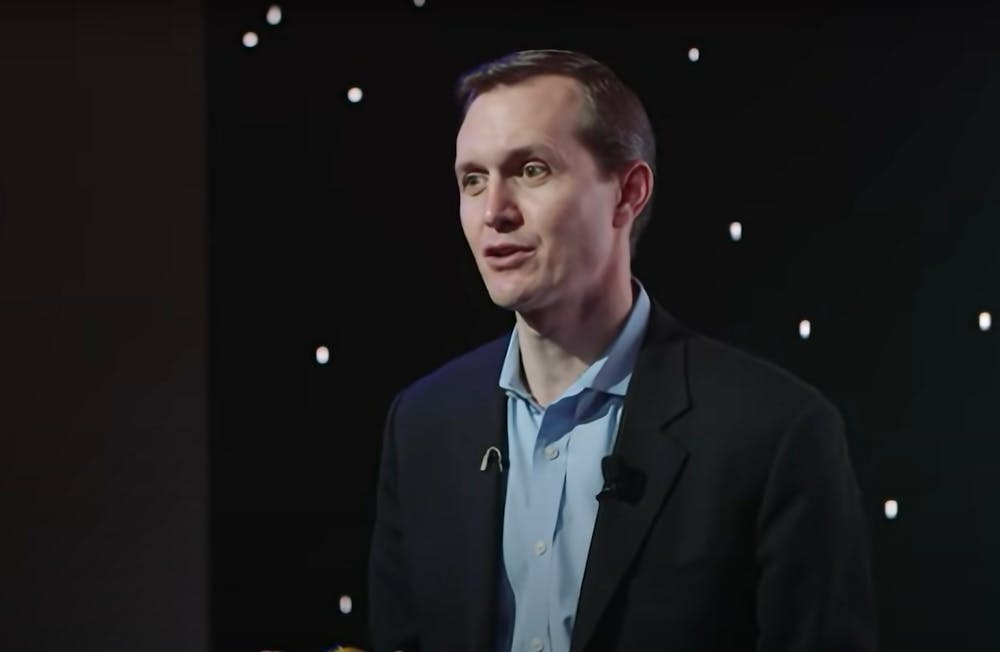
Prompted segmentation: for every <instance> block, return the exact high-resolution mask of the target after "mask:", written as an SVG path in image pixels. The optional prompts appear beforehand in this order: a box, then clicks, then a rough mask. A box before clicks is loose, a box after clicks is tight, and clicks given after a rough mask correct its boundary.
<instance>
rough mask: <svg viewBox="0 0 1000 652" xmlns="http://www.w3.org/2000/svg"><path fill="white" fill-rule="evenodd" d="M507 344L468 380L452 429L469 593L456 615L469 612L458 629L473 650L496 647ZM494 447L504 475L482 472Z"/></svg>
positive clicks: (490, 470) (494, 468) (495, 471)
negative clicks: (502, 373) (501, 379)
mask: <svg viewBox="0 0 1000 652" xmlns="http://www.w3.org/2000/svg"><path fill="white" fill-rule="evenodd" d="M506 346H507V338H503V344H502V347H500V346H498V347H497V350H498V351H499V356H498V357H497V356H493V355H489V356H487V357H486V358H485V360H484V364H483V368H481V369H477V370H476V376H475V377H473V378H469V379H468V382H469V385H468V386H467V387H466V388H465V389H466V391H467V393H466V394H464V395H463V396H462V401H463V405H461V406H460V407H459V409H460V410H461V412H460V413H459V418H458V419H457V422H456V424H455V432H454V433H452V434H453V436H454V437H455V439H454V441H455V450H456V451H457V455H456V460H455V464H456V465H457V470H456V474H457V484H456V490H457V491H459V492H460V494H458V495H456V500H455V507H456V508H457V509H459V510H460V511H461V512H462V513H461V514H460V516H461V521H460V522H461V523H463V524H464V531H463V532H462V533H461V535H460V536H459V537H458V538H457V539H456V541H455V545H456V550H455V551H454V552H455V553H456V556H459V557H464V559H465V563H464V565H463V566H462V567H461V568H460V569H458V571H459V572H463V573H464V576H465V577H464V582H463V583H464V586H465V587H466V589H465V594H464V595H463V596H457V597H458V599H459V600H460V601H461V602H460V603H458V604H457V607H458V610H457V611H456V615H457V614H459V613H462V612H465V614H466V618H465V622H464V623H463V622H461V619H460V618H456V622H455V627H456V630H464V631H465V637H464V638H465V640H464V647H463V649H468V650H490V649H492V648H493V640H492V635H493V632H494V622H495V619H496V609H497V602H496V596H497V579H498V569H499V559H500V556H499V555H500V533H501V527H502V522H503V505H504V498H505V490H506V471H507V457H508V455H507V411H506V406H507V396H506V394H504V392H503V390H501V389H500V387H499V386H498V384H497V381H498V379H499V376H500V366H501V364H502V361H503V354H504V352H505V351H506ZM492 350H493V349H491V351H492ZM494 357H495V359H494ZM469 390H472V391H469ZM491 446H495V447H497V448H498V449H499V450H500V453H501V459H502V460H503V473H501V472H500V469H499V467H498V465H497V464H496V463H495V462H494V463H492V464H491V465H490V467H489V468H488V469H487V470H486V471H481V470H480V463H481V461H482V458H483V454H484V453H485V452H486V450H487V449H488V448H490V447H491ZM457 547H461V548H462V549H464V550H463V551H459V550H458V549H457Z"/></svg>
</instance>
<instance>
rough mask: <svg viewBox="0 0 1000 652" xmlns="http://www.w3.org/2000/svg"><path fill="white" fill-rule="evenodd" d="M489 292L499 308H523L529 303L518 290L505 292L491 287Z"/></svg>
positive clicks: (513, 309)
mask: <svg viewBox="0 0 1000 652" xmlns="http://www.w3.org/2000/svg"><path fill="white" fill-rule="evenodd" d="M489 294H490V300H491V301H493V304H494V305H496V306H497V307H498V308H503V309H504V310H511V311H517V310H521V309H522V307H523V306H524V305H525V304H526V303H527V302H526V301H525V299H526V297H524V296H522V295H521V294H519V293H517V292H504V291H501V290H494V289H490V290H489Z"/></svg>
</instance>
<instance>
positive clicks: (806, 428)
mask: <svg viewBox="0 0 1000 652" xmlns="http://www.w3.org/2000/svg"><path fill="white" fill-rule="evenodd" d="M508 338H509V336H504V337H502V338H500V339H497V340H495V341H493V342H490V343H488V344H486V345H485V346H482V347H480V348H479V349H476V350H475V351H472V352H471V353H468V354H466V355H464V356H462V357H460V358H458V359H456V360H453V361H451V362H450V363H448V364H446V365H445V366H443V367H442V368H440V369H438V370H437V371H435V372H433V373H431V374H430V375H428V376H426V377H424V378H422V379H421V380H419V381H417V382H416V383H414V384H413V385H411V386H409V387H408V388H406V389H405V390H403V391H402V392H401V393H400V394H399V395H398V396H397V397H396V398H395V400H394V401H393V403H392V406H391V408H390V410H389V414H388V418H387V420H386V426H385V435H384V443H383V450H382V461H381V469H380V473H379V481H378V490H377V491H378V495H377V515H376V523H375V529H374V533H373V537H372V543H371V551H370V558H369V596H370V605H369V607H370V618H371V622H370V625H371V638H372V642H373V645H374V648H375V651H376V652H392V651H394V650H405V651H411V650H422V651H423V652H463V651H468V652H489V651H490V650H491V649H492V645H493V635H494V631H495V622H494V621H495V617H496V611H497V610H496V596H497V581H498V571H499V558H500V557H499V555H500V545H501V532H502V523H503V505H504V490H505V482H504V476H503V474H502V473H501V472H500V470H499V467H498V465H496V464H495V463H494V464H492V465H491V466H490V468H489V469H488V470H487V471H485V472H484V471H481V470H480V462H481V460H482V458H483V454H484V452H485V451H486V450H487V449H488V448H489V447H490V446H496V447H497V448H499V449H500V451H502V455H503V458H504V459H506V457H507V454H506V450H507V424H506V409H505V405H506V396H505V394H504V393H503V391H502V390H501V389H500V388H499V387H498V385H497V382H498V377H499V372H500V367H501V365H502V362H503V358H504V353H505V351H506V347H507V342H508V341H509V339H508ZM615 453H616V454H617V455H618V457H619V459H621V460H622V461H623V462H624V463H625V465H626V467H627V468H629V469H631V470H632V472H633V474H634V477H637V478H639V479H640V480H641V483H640V485H641V491H640V493H639V494H638V495H637V496H632V497H631V500H624V499H622V500H608V501H602V502H601V505H600V508H599V510H598V514H597V522H596V524H595V526H594V534H593V539H592V542H591V547H590V554H589V556H588V559H587V566H586V571H585V573H584V578H583V586H582V588H581V591H580V599H579V603H578V608H577V617H576V623H575V626H574V631H573V639H572V652H584V651H587V652H611V651H613V650H617V651H620V652H625V651H629V652H632V651H634V652H650V651H653V650H663V651H664V652H715V651H719V652H722V651H734V652H735V651H737V650H739V651H740V652H747V651H751V650H756V651H757V652H821V651H837V652H853V651H862V650H863V651H871V650H875V649H876V648H877V642H876V641H877V633H876V616H875V606H874V596H873V589H872V583H871V572H870V568H869V543H868V534H867V525H866V521H865V516H864V509H863V505H862V500H861V496H860V492H859V489H858V485H857V482H856V480H855V476H854V473H853V471H852V467H851V463H850V460H849V456H848V451H847V447H846V443H845V438H844V432H843V421H842V419H841V418H840V415H839V414H838V412H837V410H836V409H835V408H834V407H833V406H832V405H831V404H830V403H829V402H828V401H827V400H826V399H824V398H823V396H821V395H820V393H819V392H818V391H817V390H815V389H814V388H812V387H811V386H809V385H807V384H806V383H804V382H802V381H801V380H798V379H796V378H795V377H793V376H792V375H790V374H788V373H787V372H785V371H782V370H781V369H779V368H777V367H775V366H773V365H771V364H769V363H767V362H764V361H762V360H759V359H757V358H755V357H753V356H751V355H749V354H746V353H743V352H740V351H738V350H736V349H734V348H731V347H729V346H727V345H724V344H721V343H719V342H717V341H714V340H712V339H709V338H707V337H704V336H701V335H699V334H697V333H694V332H692V331H690V330H688V329H687V328H685V327H683V326H682V325H681V324H680V323H678V322H677V321H676V320H675V319H674V318H673V317H672V316H670V315H669V314H668V313H667V312H666V311H664V310H663V309H662V308H661V307H659V306H658V305H657V304H656V303H655V302H654V303H653V306H652V312H651V315H650V322H649V325H648V328H647V331H646V335H645V338H644V341H643V345H642V348H641V350H640V353H639V357H638V360H637V362H636V367H635V369H634V371H633V376H632V380H631V383H630V385H629V391H628V395H627V397H626V399H625V408H624V417H623V423H622V428H621V432H620V434H619V437H618V440H617V442H616V445H615Z"/></svg>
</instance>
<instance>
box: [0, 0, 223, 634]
mask: <svg viewBox="0 0 1000 652" xmlns="http://www.w3.org/2000/svg"><path fill="white" fill-rule="evenodd" d="M203 25H204V7H203V6H202V5H201V3H199V2H187V1H175V2H171V3H166V2H161V3H141V2H139V3H135V2H125V1H124V0H122V1H118V2H112V1H108V0H104V1H103V2H91V1H77V2H57V1H49V0H46V1H44V2H28V1H26V0H25V1H14V2H11V1H7V2H2V3H0V649H2V650H32V651H33V652H48V651H50V650H51V651H55V650H109V651H110V650H136V651H139V650H142V651H143V652H154V651H163V652H168V651H170V652H176V651H178V650H184V651H185V652H201V651H202V650H207V649H208V642H209V641H208V614H207V608H208V594H207V589H208V586H207V585H208V581H207V565H206V560H207V553H208V540H207V530H208V526H207V522H206V519H207V481H206V452H207V445H208V438H207V410H206V405H207V401H206V391H207V381H206V371H207V351H206V345H207V338H208V332H207V305H206V261H205V252H206V219H205V218H206V210H205V165H204V150H205V146H204V142H205V134H204V129H205V113H204V112H205V106H204V97H205V90H204V71H203V67H204V58H203V56H204V48H203V40H204V29H203Z"/></svg>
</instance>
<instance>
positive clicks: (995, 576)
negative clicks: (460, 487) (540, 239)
mask: <svg viewBox="0 0 1000 652" xmlns="http://www.w3.org/2000/svg"><path fill="white" fill-rule="evenodd" d="M268 4H269V3H266V2H260V3H257V2H208V3H207V4H200V3H195V2H188V3H173V4H169V5H168V4H167V3H165V2H164V3H162V5H157V4H151V3H150V4H143V3H132V4H131V5H129V4H126V3H124V2H118V3H114V2H105V3H96V2H77V3H72V4H71V3H65V4H56V3H49V4H46V3H35V4H34V5H29V4H28V3H23V5H17V7H18V11H15V12H13V13H10V12H8V13H5V14H3V19H0V30H2V31H0V54H2V57H0V66H2V68H0V72H2V73H3V76H2V77H0V81H2V82H3V85H2V87H0V92H2V96H0V97H2V99H3V101H2V102H0V165H2V167H0V309H2V315H0V316H2V321H0V356H2V357H0V378H2V381H3V387H2V391H0V401H3V403H2V407H3V411H2V417H0V447H2V448H0V465H2V468H0V471H2V473H0V487H2V493H0V509H2V512H0V516H2V521H3V523H4V529H3V530H2V532H3V533H2V534H0V559H3V560H4V568H3V570H2V577H3V581H0V596H3V604H0V607H2V609H0V613H2V614H3V615H2V616H0V624H2V627H3V629H2V630H0V634H2V635H3V637H0V647H2V648H4V649H6V648H8V647H12V646H11V645H9V644H4V641H10V642H11V643H18V644H20V645H21V647H22V648H26V649H40V650H41V649H45V650H48V649H56V648H57V647H64V646H66V645H68V644H70V643H72V644H73V645H74V647H77V648H82V649H91V648H97V647H100V648H101V649H136V650H139V649H141V650H150V649H155V650H159V649H164V650H166V649H173V650H176V649H184V650H200V649H212V650H217V651H225V652H228V651H230V650H233V651H237V650H239V651H242V650H263V649H280V650H287V651H288V652H294V651H299V650H301V651H303V652H306V651H312V650H316V651H319V650H323V649H327V648H329V647H331V646H333V645H335V644H337V643H355V644H362V645H364V644H365V643H367V641H366V640H365V632H364V622H365V619H366V617H367V613H366V611H365V599H366V591H365V579H364V578H365V571H364V566H365V561H366V550H367V544H368V536H369V532H370V528H371V523H372V517H373V514H372V506H373V488H374V482H375V471H376V463H377V455H378V450H379V438H380V435H381V427H382V419H383V417H384V414H385V410H386V408H387V407H388V404H389V402H390V400H391V398H392V396H393V394H394V393H395V392H396V391H398V390H399V389H400V388H401V387H403V386H404V385H405V384H406V383H408V382H411V381H412V380H414V379H416V378H417V377H419V376H420V375H422V374H424V373H426V372H427V371H429V370H431V369H432V368H433V367H435V366H436V365H438V364H440V363H442V362H444V361H445V360H447V359H448V358H450V357H451V356H453V355H455V354H457V353H460V352H462V351H464V350H466V349H468V348H470V347H472V346H474V345H476V344H477V343H479V342H481V341H483V340H485V339H487V338H490V337H493V336H495V335H497V334H500V333H502V332H504V331H505V330H507V329H509V328H510V327H511V325H512V322H511V319H510V316H509V315H508V314H505V313H503V312H501V311H499V310H497V309H495V308H494V307H493V306H492V305H491V304H490V302H489V300H488V298H487V296H486V294H485V291H484V289H483V288H482V284H481V281H480V280H479V278H478V273H477V272H476V270H475V266H474V264H473V261H472V257H471V255H470V254H469V253H468V252H467V250H466V248H465V243H464V240H463V238H462V235H461V230H460V228H459V224H458V203H457V193H456V187H455V181H454V176H453V172H452V163H453V156H454V134H455V130H456V128H457V126H458V118H459V116H458V109H457V106H456V104H455V102H454V101H453V98H452V95H451V93H452V88H453V85H454V82H455V80H456V78H457V76H458V75H459V74H461V73H462V72H463V71H465V70H467V69H469V68H470V67H472V66H474V65H476V64H478V63H480V62H482V61H483V60H485V59H489V58H493V57H496V56H499V55H501V54H504V53H506V52H509V51H512V50H515V49H520V48H529V47H557V48H572V49H579V50H583V51H585V52H588V53H590V54H592V55H593V56H595V57H597V58H598V59H601V60H603V61H605V62H606V63H608V64H609V65H611V66H612V67H613V68H614V69H615V70H617V71H618V72H619V74H620V75H621V76H622V77H623V78H624V79H625V81H626V82H627V83H629V84H631V85H632V86H633V87H634V88H635V89H636V90H637V91H638V92H639V94H640V96H641V97H642V98H643V99H644V101H645V103H646V105H647V108H648V110H649V113H650V116H651V119H652V121H653V125H654V128H655V129H656V131H657V134H658V138H659V147H658V156H659V161H658V162H659V175H658V179H657V186H656V191H657V194H656V198H655V209H654V218H653V222H652V224H651V226H650V228H649V230H648V231H647V233H646V235H645V237H644V240H643V242H642V244H641V245H640V250H639V256H638V259H637V260H636V262H635V271H636V274H637V276H638V277H639V278H640V279H642V281H643V282H644V284H645V285H646V287H647V288H648V289H649V291H650V293H651V294H652V295H653V296H654V297H655V298H656V299H658V300H659V301H660V302H661V303H662V304H664V305H665V306H666V307H667V308H668V309H669V310H670V311H671V312H673V313H674V314H675V315H676V316H677V317H678V318H680V319H681V320H682V321H684V322H686V323H687V324H688V325H690V326H692V327H694V328H697V329H699V330H701V331H703V332H705V333H707V334H709V335H712V336H715V337H718V338H720V339H723V340H726V341H728V342H731V343H734V344H736V345H738V346H741V347H743V348H745V349H747V350H749V351H751V352H754V353H757V354H759V355H761V356H764V357H766V358H768V359H771V360H773V361H775V362H777V363H779V364H781V365H783V366H785V367H787V368H789V369H790V370H792V371H793V372H795V373H797V374H798V375H800V376H802V377H804V378H805V379H806V380H808V381H809V382H812V383H813V384H815V385H817V386H818V387H819V388H820V389H822V390H823V391H824V392H825V393H827V394H828V395H829V396H830V397H831V398H832V399H833V400H834V402H835V403H836V404H837V405H838V406H839V407H840V408H841V410H842V411H843V413H844V415H845V418H846V420H847V424H848V437H849V444H850V446H851V452H852V458H853V460H854V463H855V468H856V471H857V474H858V477H859V481H860V483H861V485H862V488H863V490H864V492H865V496H866V501H867V502H866V507H867V509H868V514H869V518H870V526H871V534H872V540H873V553H874V560H873V561H874V572H875V580H876V590H877V594H878V602H879V608H880V617H881V625H882V641H883V649H884V650H886V651H889V652H894V651H899V652H903V651H906V652H911V651H923V650H928V651H929V650H939V649H947V650H977V651H978V650H987V649H997V648H1000V630H998V629H997V628H996V626H995V624H994V621H995V614H996V613H997V609H998V608H1000V558H998V557H997V555H996V552H995V551H996V550H998V549H1000V525H998V522H1000V521H998V516H1000V492H998V491H997V489H996V483H995V481H994V477H995V475H996V474H995V473H993V472H992V470H993V469H994V468H996V463H995V461H994V460H995V459H996V458H997V455H998V453H1000V440H998V438H997V435H998V434H1000V432H998V431H1000V427H998V422H997V419H996V416H995V414H994V410H995V407H996V405H997V403H998V399H1000V346H998V342H997V338H996V328H994V329H993V330H991V331H989V332H985V333H984V332H980V330H979V329H978V327H977V325H976V320H977V315H978V313H979V312H980V311H984V310H987V311H991V312H992V313H993V315H994V318H996V316H997V314H998V313H1000V308H998V299H997V297H998V296H1000V295H998V290H1000V288H998V281H1000V262H998V257H997V255H996V253H997V251H998V247H1000V245H998V243H1000V210H998V209H1000V165H998V163H997V155H996V152H997V151H998V150H1000V123H998V121H997V118H996V116H998V115H1000V47H998V46H997V43H1000V20H998V13H997V12H996V11H993V10H982V9H974V8H966V9H963V10H958V9H949V10H944V9H935V8H910V9H906V10H889V9H887V8H880V7H877V6H872V7H869V8H866V9H845V8H835V9H825V10H824V9H816V8H814V9H809V10H804V9H791V8H787V7H778V6H763V5H756V6H755V7H747V8H735V7H727V6H723V5H721V4H717V5H714V6H708V5H702V7H700V8H698V9H694V8H691V7H681V6H677V5H673V6H668V7H660V8H657V9H653V8H651V7H649V6H642V5H640V4H637V3H630V2H620V3H617V4H615V5H614V7H612V6H611V5H610V4H605V5H597V4H592V5H582V4H579V3H573V4H570V3H565V4H560V5H554V4H552V3H537V2H536V3H529V2H507V3H502V4H500V3H494V4H486V3H465V4H461V3H446V2H438V1H435V0H428V3H427V6H425V7H422V8H417V7H415V6H414V5H413V4H412V3H410V2H404V1H403V0H399V1H395V0H393V1H389V0H371V1H370V2H352V3H347V2H338V3H333V2H318V1H314V2H285V3H280V4H281V7H282V9H283V14H284V15H283V20H282V22H281V24H280V25H278V26H274V27H272V26H269V25H267V23H266V22H265V19H264V16H265V12H266V10H267V7H268ZM470 6H472V7H474V8H470ZM29 7H31V8H30V9H29ZM12 17H13V18H12ZM248 30H253V31H256V32H257V33H258V34H259V35H260V43H259V45H258V46H257V47H256V48H253V49H248V48H244V47H243V46H242V45H241V42H240V41H241V37H242V35H243V33H244V32H246V31H248ZM690 47H698V48H699V49H700V51H701V59H700V60H699V61H698V62H697V63H692V62H691V61H689V60H688V57H687V51H688V49H689V48H690ZM355 85H357V86H359V87H361V88H362V89H363V91H364V98H363V100H362V101H361V102H360V103H358V104H351V103H349V102H348V101H347V100H346V91H347V89H348V88H350V87H351V86H355ZM732 221H740V222H741V223H742V225H743V231H744V237H743V239H742V240H741V241H740V242H735V243H734V242H732V241H731V240H730V238H729V235H728V227H729V224H730V222H732ZM801 319H809V320H811V322H812V328H813V334H812V337H811V338H810V339H808V340H802V339H801V338H800V337H799V336H798V323H799V321H800V320H801ZM321 345H322V346H327V347H329V348H330V351H331V358H330V362H329V364H326V365H319V364H317V362H316V359H315V349H316V347H317V346H321ZM887 499H895V500H898V501H899V505H900V515H899V517H898V518H897V519H895V520H887V519H886V517H885V516H884V513H883V503H884V501H885V500H887ZM342 595H350V596H351V597H352V598H353V607H354V608H353V611H352V612H351V613H350V614H342V613H341V612H340V610H339V609H338V603H339V600H340V597H341V596H342ZM209 625H210V627H209ZM720 626H724V624H720ZM209 632H210V633H209ZM25 644H27V645H25Z"/></svg>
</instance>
